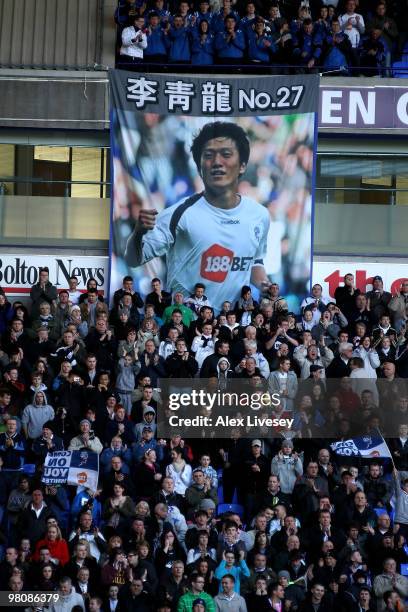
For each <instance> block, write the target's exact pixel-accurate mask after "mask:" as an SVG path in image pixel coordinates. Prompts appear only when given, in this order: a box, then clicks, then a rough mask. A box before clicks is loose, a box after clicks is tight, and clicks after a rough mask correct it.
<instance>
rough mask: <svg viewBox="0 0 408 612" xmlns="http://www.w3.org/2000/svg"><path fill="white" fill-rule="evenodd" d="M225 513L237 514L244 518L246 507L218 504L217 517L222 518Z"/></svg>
mask: <svg viewBox="0 0 408 612" xmlns="http://www.w3.org/2000/svg"><path fill="white" fill-rule="evenodd" d="M224 512H235V514H238V515H239V516H240V518H243V517H244V507H243V506H241V504H218V508H217V516H221V514H224Z"/></svg>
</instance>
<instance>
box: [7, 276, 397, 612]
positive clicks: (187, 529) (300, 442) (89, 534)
mask: <svg viewBox="0 0 408 612" xmlns="http://www.w3.org/2000/svg"><path fill="white" fill-rule="evenodd" d="M77 286H78V282H77V279H76V278H75V277H72V278H71V279H70V281H69V289H68V290H60V291H59V292H57V289H56V287H54V286H53V285H52V284H51V283H50V281H49V276H48V270H47V269H46V268H45V269H42V270H41V271H40V275H39V282H38V283H37V284H36V285H34V286H33V288H32V290H31V302H32V304H31V309H30V312H29V311H28V310H27V309H26V308H25V307H24V305H23V304H22V303H21V302H14V303H13V304H10V303H9V302H8V300H7V298H6V296H5V294H4V293H3V291H1V295H0V331H1V344H0V347H1V350H0V367H1V376H2V380H1V385H0V483H1V486H0V520H1V529H0V545H1V547H0V590H11V591H13V592H19V591H24V590H36V591H38V592H41V591H56V592H57V593H58V594H59V595H60V599H59V602H58V603H54V604H51V605H50V609H51V610H52V611H54V612H63V611H68V610H69V611H72V610H90V611H91V612H98V611H101V610H102V612H112V611H115V610H116V611H117V612H124V611H126V612H127V611H129V612H131V611H138V612H156V611H159V612H187V611H188V612H191V611H193V612H203V611H207V612H208V611H210V612H213V611H215V610H216V611H217V612H225V611H229V610H232V611H234V612H245V611H246V610H248V611H249V612H262V611H264V610H275V611H276V612H284V611H286V612H294V611H297V610H299V612H326V611H328V610H332V611H334V612H336V611H337V612H341V611H346V610H347V611H351V612H371V611H372V612H375V611H377V612H382V611H384V610H387V611H388V610H390V611H391V610H393V611H396V612H402V611H403V610H405V609H406V604H405V601H406V599H407V598H408V578H407V577H406V574H407V571H406V568H407V565H406V563H407V561H408V558H407V546H406V542H407V538H408V419H407V415H408V392H407V387H406V385H405V382H406V379H407V378H408V340H407V336H408V334H407V328H406V323H407V319H408V281H404V282H403V283H402V285H401V288H400V290H398V292H397V293H396V294H395V295H391V293H389V292H388V291H386V290H385V289H384V286H383V282H382V279H381V277H379V276H376V277H375V278H374V279H373V288H372V290H371V291H369V292H368V293H363V292H361V291H360V290H359V289H357V288H356V287H355V284H354V277H353V275H352V274H347V275H346V276H345V278H344V284H342V285H341V286H339V287H338V288H337V289H336V292H335V299H332V298H329V297H328V296H325V295H323V293H322V287H321V286H320V285H318V284H316V285H314V286H313V288H312V291H311V294H310V295H309V296H307V297H305V299H304V300H303V302H302V305H301V309H300V312H298V313H293V312H289V311H288V307H287V302H286V300H285V297H284V296H282V295H280V291H279V286H278V285H277V284H276V283H272V284H271V285H270V286H269V287H268V288H267V289H266V293H265V295H263V296H260V298H259V301H256V300H255V299H254V297H253V296H252V293H251V289H250V288H249V287H243V288H242V297H241V298H240V299H239V300H238V302H237V303H236V304H234V303H230V302H225V303H224V304H223V308H222V311H221V312H214V310H213V308H212V306H211V304H210V303H209V300H208V299H207V297H206V295H205V287H204V286H203V285H201V284H197V285H196V286H195V289H194V292H193V294H192V295H183V294H181V293H179V292H178V293H176V294H175V295H173V296H172V295H170V294H169V293H168V292H166V291H165V290H164V288H163V286H162V284H161V281H160V280H159V279H157V278H155V279H153V280H152V283H151V293H149V294H148V295H146V296H144V297H142V296H140V295H139V294H138V293H137V292H135V291H134V289H133V280H132V278H131V277H125V278H124V279H123V287H122V288H121V289H119V290H118V291H116V293H115V294H114V296H113V305H112V307H111V309H109V307H108V304H107V303H106V302H105V300H104V298H103V297H102V296H101V295H100V294H99V292H98V289H97V285H96V281H94V280H93V279H91V280H89V281H88V285H87V291H86V292H84V293H81V292H79V291H78V288H77ZM194 377H199V378H200V377H201V378H202V379H203V381H204V379H209V380H211V381H212V384H213V385H215V386H216V387H217V386H218V388H220V389H225V388H227V387H228V385H229V384H232V383H233V381H234V380H236V379H240V380H244V381H247V384H248V388H255V389H257V390H258V389H260V388H262V389H268V390H269V391H270V392H271V393H273V392H279V393H280V395H281V397H282V402H281V405H280V406H279V407H276V414H277V415H282V414H286V415H287V414H290V415H293V417H294V419H295V423H296V425H295V426H294V427H293V428H292V430H291V431H289V430H284V429H282V430H281V431H278V436H277V437H272V436H270V435H269V433H268V431H266V432H265V436H263V437H261V438H260V439H252V440H251V439H248V438H247V437H246V436H245V432H243V431H242V429H232V430H231V435H230V438H228V439H211V440H208V439H200V438H198V439H186V438H185V437H183V435H182V434H183V432H182V431H177V430H176V429H175V430H174V432H173V435H172V437H171V438H170V439H162V438H159V437H158V435H157V431H156V427H157V423H156V419H157V413H158V411H160V410H162V409H163V406H162V404H161V402H162V399H163V398H162V397H161V394H160V379H163V378H172V379H175V380H176V379H177V378H191V379H192V378H194ZM397 378H398V380H397ZM332 379H334V380H336V381H337V384H336V386H335V387H334V388H333V389H334V390H331V389H332V387H331V382H332ZM381 383H382V384H381ZM203 384H204V382H203ZM305 385H306V386H305ZM359 427H363V429H364V432H365V434H366V435H378V434H379V432H383V433H385V435H386V437H387V442H388V445H389V448H390V450H391V453H392V457H393V463H391V461H390V460H388V461H387V460H383V459H381V460H367V459H361V458H358V457H353V456H349V457H341V456H337V455H335V454H334V453H333V452H332V451H331V448H330V442H331V441H336V440H342V439H343V440H344V439H348V438H350V437H352V436H353V435H355V432H356V431H357V429H358V428H359ZM329 430H330V432H332V433H331V434H330V435H327V433H326V432H328V431H329ZM243 434H244V435H243ZM62 449H65V450H87V451H93V452H96V453H98V454H99V458H100V474H99V484H98V489H97V491H96V492H93V491H90V490H89V489H86V488H85V487H81V486H79V487H73V486H68V485H57V484H55V485H47V486H45V485H43V484H42V482H41V473H42V467H43V462H44V458H45V456H46V454H47V453H48V452H53V451H57V450H62ZM232 502H234V503H233V504H232V505H231V506H227V507H226V506H223V505H222V504H231V503H232ZM26 609H27V610H42V609H44V608H42V607H41V605H39V604H36V605H35V606H34V607H33V608H30V607H29V606H28V607H27V608H26Z"/></svg>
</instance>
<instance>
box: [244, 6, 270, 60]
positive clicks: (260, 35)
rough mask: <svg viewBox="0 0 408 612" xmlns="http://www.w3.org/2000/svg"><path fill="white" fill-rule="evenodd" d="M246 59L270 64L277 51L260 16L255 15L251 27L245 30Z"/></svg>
mask: <svg viewBox="0 0 408 612" xmlns="http://www.w3.org/2000/svg"><path fill="white" fill-rule="evenodd" d="M247 37H248V59H249V61H250V62H251V63H254V64H270V63H271V59H272V57H273V55H274V54H275V53H276V51H277V45H276V43H275V42H274V40H273V37H272V36H271V35H270V34H268V33H267V32H266V29H265V22H264V20H263V18H262V17H257V18H256V21H255V23H254V25H253V27H251V28H248V30H247Z"/></svg>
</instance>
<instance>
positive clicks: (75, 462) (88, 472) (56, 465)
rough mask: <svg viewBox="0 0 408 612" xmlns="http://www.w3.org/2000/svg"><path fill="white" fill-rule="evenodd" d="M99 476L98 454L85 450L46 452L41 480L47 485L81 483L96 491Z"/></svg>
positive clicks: (76, 484) (75, 484)
mask: <svg viewBox="0 0 408 612" xmlns="http://www.w3.org/2000/svg"><path fill="white" fill-rule="evenodd" d="M98 476H99V455H98V453H93V452H90V451H87V450H83V451H56V452H55V453H48V454H47V456H46V458H45V461H44V471H43V475H42V479H41V480H42V482H43V483H44V484H47V485H53V484H69V485H74V486H78V485H81V486H83V487H85V488H86V489H90V490H91V491H96V489H97V487H98Z"/></svg>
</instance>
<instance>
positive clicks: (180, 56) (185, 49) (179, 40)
mask: <svg viewBox="0 0 408 612" xmlns="http://www.w3.org/2000/svg"><path fill="white" fill-rule="evenodd" d="M165 33H166V35H167V38H168V41H169V43H168V47H169V61H170V62H172V63H177V64H188V63H190V59H191V52H190V37H189V31H188V28H186V27H185V25H184V19H183V17H182V16H181V15H176V16H175V17H174V20H173V25H172V26H169V25H167V27H166V29H165Z"/></svg>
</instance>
